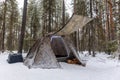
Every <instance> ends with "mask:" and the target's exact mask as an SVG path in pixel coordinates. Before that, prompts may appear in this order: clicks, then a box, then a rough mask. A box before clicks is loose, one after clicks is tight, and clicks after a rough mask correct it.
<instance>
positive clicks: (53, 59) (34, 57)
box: [24, 15, 92, 69]
mask: <svg viewBox="0 0 120 80" xmlns="http://www.w3.org/2000/svg"><path fill="white" fill-rule="evenodd" d="M91 20H92V19H91V18H88V17H85V16H80V15H73V16H72V17H71V19H70V20H69V21H68V23H67V24H66V25H65V26H64V27H63V28H61V29H60V30H59V31H57V32H56V33H54V34H52V35H47V36H45V37H42V38H40V39H39V40H37V41H36V42H35V44H34V45H33V46H32V47H31V48H30V50H29V52H28V54H27V56H26V58H25V61H24V64H25V65H26V66H28V67H29V68H38V67H39V68H47V69H48V68H60V67H61V66H60V64H59V63H58V61H65V60H66V59H67V58H70V57H75V58H77V59H78V61H79V63H81V64H83V65H84V62H83V61H82V60H81V58H80V57H79V55H78V53H77V52H76V49H75V47H74V45H73V42H72V41H71V39H70V38H69V35H70V34H71V33H73V32H75V31H77V30H78V29H82V28H83V27H84V26H85V25H86V24H87V23H88V22H90V21H91ZM62 35H64V36H65V37H61V36H62Z"/></svg>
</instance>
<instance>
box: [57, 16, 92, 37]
mask: <svg viewBox="0 0 120 80" xmlns="http://www.w3.org/2000/svg"><path fill="white" fill-rule="evenodd" d="M91 20H92V18H89V17H86V16H81V15H73V16H72V18H71V19H70V20H69V22H68V23H67V24H66V25H65V26H64V28H63V29H61V30H60V31H59V32H57V35H69V34H71V33H73V32H75V31H77V30H78V29H82V28H83V27H84V26H85V25H86V24H87V23H88V22H90V21H91Z"/></svg>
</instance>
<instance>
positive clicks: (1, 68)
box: [0, 53, 120, 80]
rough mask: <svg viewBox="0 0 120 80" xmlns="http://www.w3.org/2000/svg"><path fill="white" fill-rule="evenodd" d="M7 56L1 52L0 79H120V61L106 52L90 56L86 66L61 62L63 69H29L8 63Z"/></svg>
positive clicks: (21, 65)
mask: <svg viewBox="0 0 120 80" xmlns="http://www.w3.org/2000/svg"><path fill="white" fill-rule="evenodd" d="M7 57H8V54H7V53H4V54H0V80H120V79H119V75H120V62H119V61H118V60H116V59H113V58H111V56H108V55H106V54H104V53H101V54H97V55H96V57H94V58H93V57H91V56H89V60H88V62H87V65H86V67H82V66H80V65H74V64H67V63H62V62H61V63H60V64H61V66H62V68H61V69H40V68H37V69H28V68H27V67H26V66H24V65H23V63H15V64H8V63H7V61H6V59H7Z"/></svg>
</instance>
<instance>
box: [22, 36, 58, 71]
mask: <svg viewBox="0 0 120 80" xmlns="http://www.w3.org/2000/svg"><path fill="white" fill-rule="evenodd" d="M36 45H37V47H36ZM24 64H25V65H26V66H28V67H29V68H38V67H39V68H46V69H49V68H60V65H59V63H58V62H57V60H56V57H55V55H54V53H53V50H52V49H51V45H50V39H49V37H44V38H42V39H40V40H38V42H36V43H35V45H34V46H33V47H32V48H31V49H30V51H29V53H28V55H27V57H26V59H25V61H24Z"/></svg>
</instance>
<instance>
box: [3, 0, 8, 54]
mask: <svg viewBox="0 0 120 80" xmlns="http://www.w3.org/2000/svg"><path fill="white" fill-rule="evenodd" d="M6 2H7V0H5V2H4V15H3V27H2V52H4V49H5V45H4V42H5V26H6V25H5V24H6V11H7V3H6Z"/></svg>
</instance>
